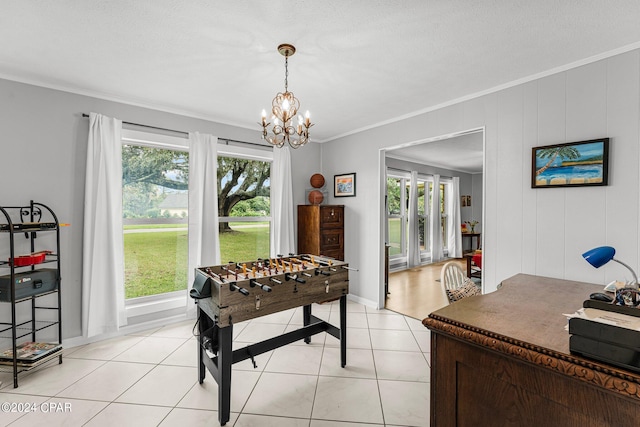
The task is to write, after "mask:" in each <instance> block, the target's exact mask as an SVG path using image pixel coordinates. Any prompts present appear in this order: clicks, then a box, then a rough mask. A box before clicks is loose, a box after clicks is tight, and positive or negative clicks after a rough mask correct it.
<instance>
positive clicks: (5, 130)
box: [0, 79, 320, 338]
mask: <svg viewBox="0 0 640 427" xmlns="http://www.w3.org/2000/svg"><path fill="white" fill-rule="evenodd" d="M92 111H93V112H97V113H101V114H105V115H108V116H111V117H115V118H118V119H120V120H124V121H129V122H134V123H141V124H146V125H152V126H159V127H164V128H169V129H176V130H180V131H187V132H188V131H199V132H206V133H211V134H213V135H216V136H219V137H224V138H230V139H236V140H241V141H247V142H256V143H259V142H260V132H259V129H257V128H256V130H255V131H254V130H249V129H242V128H237V127H233V126H228V125H224V124H220V123H214V122H209V121H206V120H199V119H193V118H189V117H186V116H180V115H177V114H170V113H165V112H161V111H157V110H152V109H148V108H141V107H136V106H131V105H127V104H121V103H117V102H111V101H105V100H101V99H97V98H91V97H87V96H82V95H75V94H71V93H67V92H61V91H57V90H51V89H46V88H41V87H37V86H32V85H27V84H22V83H16V82H11V81H7V80H2V79H0V129H1V130H2V139H1V140H0V141H1V142H0V182H1V185H0V206H8V205H10V206H21V205H27V204H28V203H29V200H31V199H33V200H35V201H38V202H41V203H44V204H45V205H48V206H50V207H51V208H52V209H53V210H54V211H55V212H56V214H57V215H58V218H59V220H60V222H65V223H71V226H70V227H65V228H63V229H62V231H61V251H60V259H61V264H62V265H61V276H62V308H63V338H73V337H77V336H80V335H81V308H80V307H81V301H82V299H81V298H82V297H81V288H82V286H81V279H82V265H81V263H82V234H83V233H82V230H83V211H84V176H85V167H86V155H87V150H86V144H87V135H88V129H89V119H87V118H82V113H89V112H92ZM292 164H293V171H292V173H293V181H294V182H293V192H294V201H295V203H304V197H305V188H306V187H308V185H309V184H308V181H309V177H310V176H311V173H313V172H315V171H319V170H320V147H319V146H318V145H317V144H309V145H308V146H305V147H303V148H300V149H297V150H292ZM5 246H6V245H4V243H2V241H0V256H5V254H6V247H5ZM3 251H5V252H3ZM9 308H10V307H9V305H7V304H1V305H0V317H3V318H4V317H6V315H9V316H10V310H9ZM9 319H10V317H9Z"/></svg>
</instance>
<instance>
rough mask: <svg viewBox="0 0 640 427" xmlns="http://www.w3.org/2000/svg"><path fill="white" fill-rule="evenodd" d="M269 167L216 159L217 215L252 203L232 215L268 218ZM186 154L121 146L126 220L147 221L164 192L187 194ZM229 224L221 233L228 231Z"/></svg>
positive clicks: (187, 163) (241, 161)
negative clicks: (261, 214) (143, 218)
mask: <svg viewBox="0 0 640 427" xmlns="http://www.w3.org/2000/svg"><path fill="white" fill-rule="evenodd" d="M270 174H271V164H270V163H269V162H263V161H259V160H247V159H238V158H233V157H218V215H219V216H230V215H231V213H232V209H233V208H234V206H236V205H237V204H238V203H240V202H243V201H251V203H250V204H249V205H248V206H246V207H242V209H238V211H241V212H234V215H237V216H242V212H246V213H245V214H244V215H245V216H246V215H249V216H257V215H256V212H260V211H263V212H265V213H266V214H267V215H268V212H269V202H268V198H269V196H270V185H269V177H270ZM188 182H189V153H187V152H184V151H176V150H167V149H160V148H150V147H141V146H136V145H123V147H122V185H123V188H124V190H125V193H126V194H125V210H126V214H127V216H142V217H146V216H148V215H147V213H146V212H147V211H149V210H150V209H153V208H157V207H158V204H159V203H160V202H161V201H162V199H163V198H164V196H163V190H164V189H171V190H182V191H184V190H187V189H188ZM265 198H266V200H265ZM265 213H263V215H264V214H265ZM229 230H230V227H229V224H228V223H222V224H220V231H229Z"/></svg>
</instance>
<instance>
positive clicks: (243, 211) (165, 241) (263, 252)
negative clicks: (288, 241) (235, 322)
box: [122, 129, 273, 317]
mask: <svg viewBox="0 0 640 427" xmlns="http://www.w3.org/2000/svg"><path fill="white" fill-rule="evenodd" d="M122 135H123V138H122V187H123V212H122V215H123V225H124V230H123V233H124V254H125V260H124V264H125V299H126V301H125V303H126V307H127V316H128V317H134V316H140V315H146V314H150V313H153V312H158V311H163V310H169V309H175V308H180V307H185V303H186V298H185V292H184V291H185V290H186V289H187V287H188V286H189V284H188V283H187V280H188V199H189V197H188V183H189V170H188V169H189V152H188V140H187V139H186V138H180V137H173V136H166V135H159V134H151V133H146V132H139V131H133V130H128V129H123V131H122ZM272 158H273V156H272V151H271V150H270V149H269V148H268V151H267V150H262V149H251V148H247V147H245V146H232V145H229V144H220V143H219V144H218V217H219V230H220V253H221V259H222V260H225V261H229V260H233V261H237V262H242V261H248V260H253V259H256V258H266V257H268V256H269V245H270V230H271V206H270V205H271V203H270V199H271V198H270V171H271V161H272Z"/></svg>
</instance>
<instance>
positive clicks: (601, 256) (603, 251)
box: [582, 246, 616, 268]
mask: <svg viewBox="0 0 640 427" xmlns="http://www.w3.org/2000/svg"><path fill="white" fill-rule="evenodd" d="M615 254H616V250H615V249H614V248H612V247H611V246H599V247H597V248H593V249H590V250H588V251H587V252H585V253H583V254H582V257H583V258H584V259H585V260H587V262H588V263H589V264H591V265H592V266H594V267H595V268H600V267H602V266H603V265H605V264H606V263H608V262H609V261H611V260H612V259H613V256H614V255H615Z"/></svg>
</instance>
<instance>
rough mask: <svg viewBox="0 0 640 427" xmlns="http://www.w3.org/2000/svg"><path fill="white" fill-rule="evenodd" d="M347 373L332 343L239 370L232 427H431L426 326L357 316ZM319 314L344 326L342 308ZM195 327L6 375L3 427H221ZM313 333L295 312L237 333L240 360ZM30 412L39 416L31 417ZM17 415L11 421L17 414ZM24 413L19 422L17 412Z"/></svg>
mask: <svg viewBox="0 0 640 427" xmlns="http://www.w3.org/2000/svg"><path fill="white" fill-rule="evenodd" d="M347 312H348V314H347V325H348V329H347V348H348V349H347V366H346V367H345V368H341V367H340V348H339V341H338V340H337V339H335V338H334V337H332V336H330V335H327V334H324V333H322V334H318V335H315V336H313V337H312V342H311V344H305V343H303V342H302V341H300V342H298V343H293V344H290V345H288V346H285V347H281V348H278V349H276V350H274V351H271V352H268V353H265V354H262V355H260V356H258V357H256V363H257V364H258V367H257V368H254V367H253V365H252V364H251V362H250V361H244V362H240V363H237V364H235V365H233V373H232V382H231V394H232V396H231V419H230V420H229V422H228V423H227V425H228V426H237V427H247V426H259V427H269V426H278V427H303V426H304V427H356V426H365V425H366V426H369V427H371V426H383V425H384V426H427V425H428V424H429V387H430V384H429V381H430V376H429V362H430V334H429V331H428V330H427V329H426V328H425V327H424V326H423V325H422V324H421V322H420V321H418V320H416V319H413V318H411V317H406V316H403V315H400V314H397V313H394V312H392V311H388V310H373V309H370V308H367V307H364V306H362V305H360V304H356V303H352V302H349V303H348V305H347ZM313 314H314V315H316V316H317V317H320V318H323V319H326V320H330V321H331V322H332V323H333V324H339V304H338V303H337V302H334V303H331V304H323V305H314V306H313ZM194 323H195V321H185V322H181V323H177V324H172V325H167V326H165V327H162V328H156V329H152V330H148V331H145V332H144V333H137V334H135V335H128V336H123V337H119V338H114V339H110V340H105V341H101V342H97V343H93V344H89V345H86V346H82V347H76V348H70V349H65V350H64V351H65V357H64V359H63V363H62V364H61V365H59V364H57V363H52V364H50V365H48V366H46V367H44V368H41V369H39V370H37V371H35V370H34V372H27V373H23V374H21V376H20V377H19V382H20V386H19V387H18V388H17V389H14V388H13V381H12V379H11V376H10V375H8V374H0V381H2V388H1V389H0V403H2V402H7V403H9V405H10V406H9V407H7V406H6V404H5V406H2V414H0V426H7V425H10V426H12V427H19V426H46V427H54V426H82V425H86V426H108V427H113V426H137V427H140V426H163V427H164V426H179V427H187V426H189V427H191V426H201V425H202V426H215V425H219V424H218V412H217V409H218V400H217V396H218V389H217V384H216V382H215V381H214V380H213V378H212V377H211V375H210V374H209V373H208V372H207V376H206V378H205V381H204V383H203V384H202V385H201V384H198V381H197V370H196V360H197V351H196V345H197V344H196V339H195V338H194V337H193V327H194ZM301 325H302V310H301V309H300V308H298V309H295V310H288V311H286V312H282V313H277V314H273V315H269V316H264V317H262V318H257V319H253V320H251V321H248V322H243V323H240V324H238V325H235V326H234V343H233V345H234V348H241V347H243V346H246V345H248V344H251V343H254V342H257V341H261V340H264V339H267V338H270V337H273V336H276V335H279V334H282V333H283V332H286V331H288V330H293V329H297V328H299V327H300V326H301ZM27 404H28V405H27ZM7 409H8V411H7ZM12 410H13V412H12Z"/></svg>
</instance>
